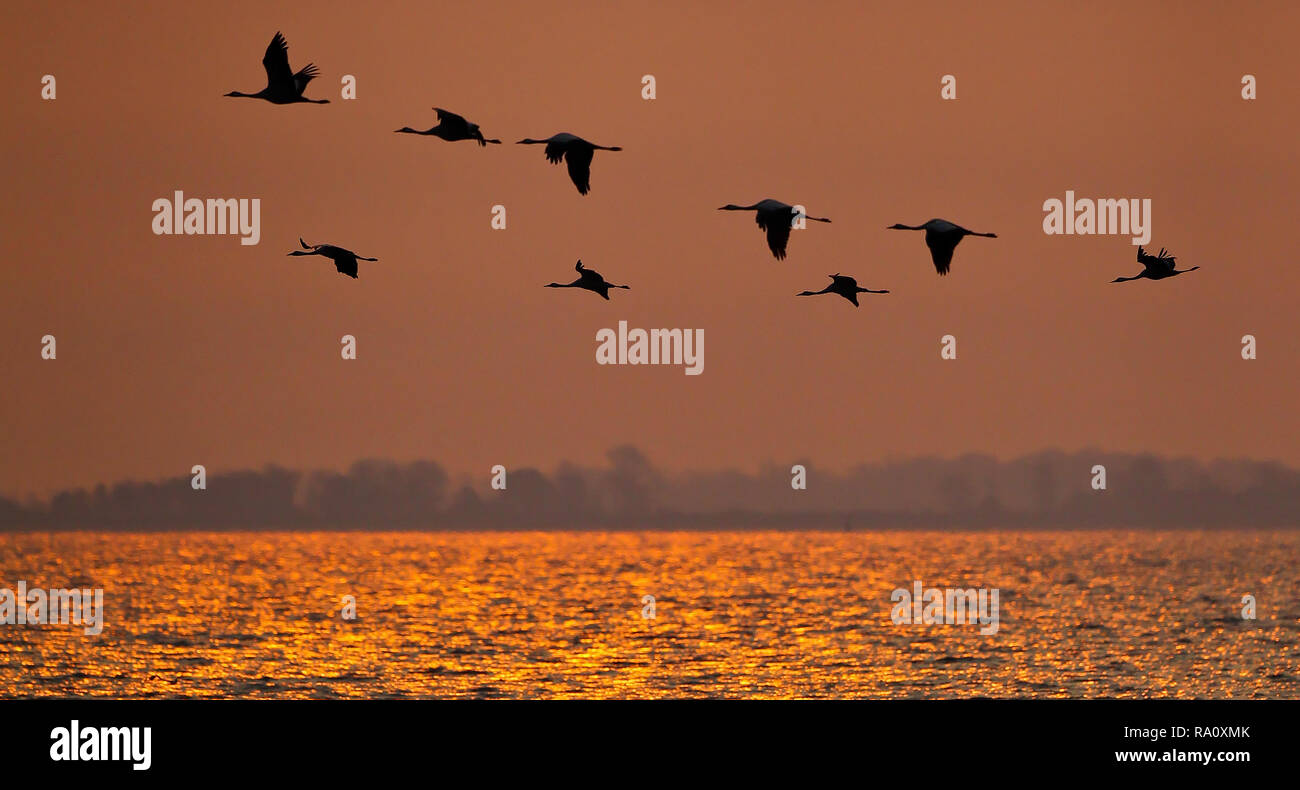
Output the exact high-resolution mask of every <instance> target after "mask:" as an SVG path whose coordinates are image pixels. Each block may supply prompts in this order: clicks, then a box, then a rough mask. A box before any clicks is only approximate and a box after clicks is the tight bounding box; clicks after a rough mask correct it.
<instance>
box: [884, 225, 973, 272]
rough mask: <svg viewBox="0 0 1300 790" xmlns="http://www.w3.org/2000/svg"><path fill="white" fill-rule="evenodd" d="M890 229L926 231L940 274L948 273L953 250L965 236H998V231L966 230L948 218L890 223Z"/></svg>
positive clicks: (932, 255) (935, 265)
mask: <svg viewBox="0 0 1300 790" xmlns="http://www.w3.org/2000/svg"><path fill="white" fill-rule="evenodd" d="M889 230H923V231H925V246H927V247H929V248H930V257H931V258H933V259H934V269H935V271H937V272H939V274H940V275H944V274H947V273H948V269H949V267H951V266H952V251H953V250H955V249H957V244H958V242H960V241H961V240H962V238H963V237H965V236H984V237H985V238H989V239H996V238H997V237H998V234H996V233H976V232H975V231H973V230H966V229H965V228H963V227H962V226H961V225H955V224H953V223H951V222H949V221H948V220H946V219H932V220H930V221H929V222H927V223H925V224H924V225H902V224H898V225H890V226H889Z"/></svg>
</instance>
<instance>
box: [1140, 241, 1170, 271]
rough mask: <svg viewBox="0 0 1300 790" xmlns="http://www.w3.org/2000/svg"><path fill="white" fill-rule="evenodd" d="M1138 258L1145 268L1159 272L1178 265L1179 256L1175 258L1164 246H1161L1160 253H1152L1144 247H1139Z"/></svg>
mask: <svg viewBox="0 0 1300 790" xmlns="http://www.w3.org/2000/svg"><path fill="white" fill-rule="evenodd" d="M1137 259H1138V263H1140V264H1142V267H1143V268H1144V269H1148V270H1150V271H1155V272H1159V271H1162V270H1167V269H1173V268H1174V266H1175V265H1177V258H1175V257H1174V256H1172V255H1168V254H1167V253H1166V252H1165V248H1164V247H1161V248H1160V253H1159V254H1158V255H1152V254H1151V253H1149V252H1147V251H1146V250H1145V249H1143V248H1142V247H1138V255H1137Z"/></svg>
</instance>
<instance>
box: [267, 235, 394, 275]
mask: <svg viewBox="0 0 1300 790" xmlns="http://www.w3.org/2000/svg"><path fill="white" fill-rule="evenodd" d="M298 243H299V244H301V245H302V249H301V250H294V251H293V252H291V253H289V254H290V255H321V256H324V257H326V258H329V259H330V260H331V261H334V268H335V269H338V270H339V274H346V275H347V276H349V277H351V278H352V279H354V280H355V279H357V261H377V260H379V259H378V258H366V257H364V256H361V255H357V254H356V253H355V252H353V251H352V250H345V249H343V248H342V247H335V246H334V245H333V244H308V243H307V242H305V241H303V240H302V239H301V238H299V239H298Z"/></svg>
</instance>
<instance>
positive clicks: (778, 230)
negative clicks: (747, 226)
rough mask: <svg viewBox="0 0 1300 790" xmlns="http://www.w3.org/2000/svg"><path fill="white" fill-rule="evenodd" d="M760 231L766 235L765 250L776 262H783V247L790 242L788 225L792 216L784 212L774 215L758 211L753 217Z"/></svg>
mask: <svg viewBox="0 0 1300 790" xmlns="http://www.w3.org/2000/svg"><path fill="white" fill-rule="evenodd" d="M754 220H755V221H756V222H757V223H758V227H759V229H760V230H762V231H764V232H765V233H767V248H768V249H769V250H771V251H772V254H773V255H775V256H776V259H777V260H778V261H781V260H785V247H786V245H787V244H788V243H789V242H790V223H791V220H792V215H787V214H786V213H785V212H777V213H775V214H773V213H768V212H764V211H762V210H760V211H759V212H758V213H757V214H755V215H754Z"/></svg>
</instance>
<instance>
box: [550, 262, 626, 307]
mask: <svg viewBox="0 0 1300 790" xmlns="http://www.w3.org/2000/svg"><path fill="white" fill-rule="evenodd" d="M573 268H575V269H577V271H578V279H576V280H574V281H573V282H571V283H547V284H546V286H545V287H547V288H582V289H583V290H587V291H591V292H593V293H598V294H600V295H601V296H602V297H604V299H605V300H606V301H609V289H610V288H628V286H626V285H614V284H613V283H608V282H605V278H604V277H601V276H600V274H599V273H597V272H595V271H593V270H591V269H588V268H587V267H586V266H583V265H582V261H581V260H579V261H578V265H577V266H575V267H573ZM629 290H631V289H629Z"/></svg>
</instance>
